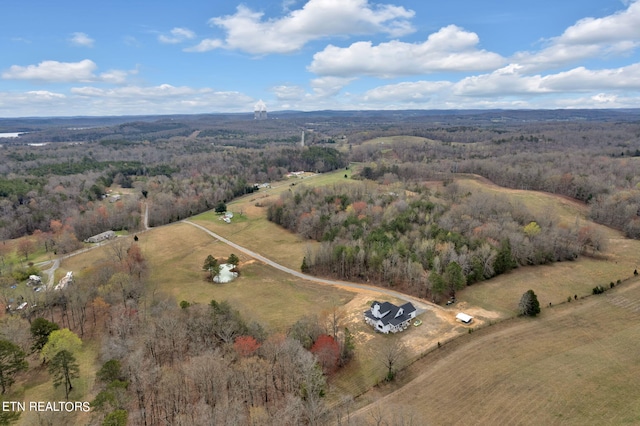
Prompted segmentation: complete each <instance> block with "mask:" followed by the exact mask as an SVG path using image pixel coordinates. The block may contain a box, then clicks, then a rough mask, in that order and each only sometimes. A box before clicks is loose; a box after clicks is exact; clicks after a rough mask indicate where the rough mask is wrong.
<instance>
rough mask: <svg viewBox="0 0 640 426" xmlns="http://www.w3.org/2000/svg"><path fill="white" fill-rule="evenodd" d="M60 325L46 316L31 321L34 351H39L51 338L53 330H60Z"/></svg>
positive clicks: (32, 347)
mask: <svg viewBox="0 0 640 426" xmlns="http://www.w3.org/2000/svg"><path fill="white" fill-rule="evenodd" d="M59 329H60V327H59V326H58V324H56V323H55V322H51V321H47V320H46V319H44V318H36V319H35V320H33V322H32V323H31V337H33V345H32V346H31V350H32V351H33V352H36V351H39V350H40V349H42V347H43V346H44V345H46V344H47V341H48V340H49V335H50V334H51V332H52V331H55V330H59Z"/></svg>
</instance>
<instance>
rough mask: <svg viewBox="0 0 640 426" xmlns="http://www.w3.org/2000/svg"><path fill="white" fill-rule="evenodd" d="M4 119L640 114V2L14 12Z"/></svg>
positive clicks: (1, 106) (349, 1)
mask: <svg viewBox="0 0 640 426" xmlns="http://www.w3.org/2000/svg"><path fill="white" fill-rule="evenodd" d="M1 10H2V14H1V15H2V16H1V18H0V19H1V20H2V25H1V26H0V52H1V54H0V117H17V116H69V115H130V114H132V115H136V114H174V113H210V112H242V111H247V112H250V111H252V110H253V106H254V105H255V104H256V102H257V101H258V100H259V99H263V100H264V102H265V103H266V104H267V108H268V109H269V110H270V111H274V110H286V109H296V110H305V111H311V110H319V109H414V108H417V109H462V108H465V109H467V108H478V109H485V108H507V109H511V108H629V107H634V108H635V107H639V106H640V102H639V100H640V57H639V53H638V51H639V47H640V0H633V1H631V0H627V1H625V0H581V1H569V0H567V1H558V0H553V1H551V0H538V1H536V2H531V1H511V2H505V1H503V0H483V1H479V0H448V1H435V0H395V1H394V0H390V1H380V2H377V1H376V2H374V1H369V0H279V1H256V0H248V1H244V2H236V1H233V0H225V1H214V0H209V1H201V0H198V1H196V0H182V1H180V2H175V1H164V0H157V1H139V0H128V1H121V0H110V1H108V2H89V1H86V0H83V1H76V0H59V1H56V2H52V1H50V0H46V1H44V0H28V1H24V0H3V2H2V8H1Z"/></svg>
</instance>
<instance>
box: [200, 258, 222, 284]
mask: <svg viewBox="0 0 640 426" xmlns="http://www.w3.org/2000/svg"><path fill="white" fill-rule="evenodd" d="M202 269H204V270H205V271H209V273H210V274H211V282H213V279H214V278H215V277H216V276H218V274H219V273H220V264H218V259H216V258H215V257H213V256H212V255H209V256H207V258H206V259H205V261H204V265H202Z"/></svg>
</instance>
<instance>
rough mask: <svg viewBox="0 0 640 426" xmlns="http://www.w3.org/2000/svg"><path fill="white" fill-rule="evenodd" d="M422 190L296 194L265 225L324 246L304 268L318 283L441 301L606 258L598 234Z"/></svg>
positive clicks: (449, 189) (492, 199)
mask: <svg viewBox="0 0 640 426" xmlns="http://www.w3.org/2000/svg"><path fill="white" fill-rule="evenodd" d="M400 187H401V186H400ZM417 189H418V190H419V191H420V192H412V191H405V190H402V191H399V192H394V191H385V190H382V189H377V187H375V186H373V185H367V184H366V183H362V184H343V185H334V186H332V187H322V188H298V189H296V190H295V191H293V192H288V193H284V194H283V195H282V196H281V198H280V200H278V201H277V202H275V203H273V204H271V205H270V206H269V209H268V213H267V217H268V219H269V220H271V221H273V222H275V223H277V224H279V225H281V226H284V227H286V228H287V229H290V230H292V231H294V232H297V233H299V234H301V235H302V236H304V237H306V238H310V239H314V240H317V241H322V242H323V244H322V246H321V248H320V249H319V250H317V251H315V252H313V253H309V254H308V256H307V257H306V258H305V269H307V270H308V271H310V272H312V273H315V274H319V275H333V276H337V277H339V278H341V279H345V280H348V281H354V280H360V281H366V282H373V283H380V284H382V285H385V286H397V287H399V288H401V289H402V291H405V292H408V293H411V294H414V295H416V296H419V297H425V298H428V299H434V300H440V298H441V296H442V295H444V294H446V295H448V296H452V295H454V294H455V291H456V290H460V289H462V288H463V287H464V286H465V285H467V284H472V283H474V282H477V281H481V280H484V279H488V278H491V277H493V276H495V275H498V274H501V273H504V272H507V271H509V270H511V269H513V268H514V267H516V266H518V265H538V264H544V263H549V262H555V261H563V260H574V259H576V258H577V257H578V256H579V255H581V254H585V253H587V254H590V255H593V254H596V253H598V252H600V251H601V250H602V249H603V248H604V244H605V242H604V238H603V236H602V235H600V233H599V232H598V231H597V230H595V229H593V228H591V227H589V226H583V225H581V224H579V223H576V224H574V225H573V226H571V227H566V226H560V224H559V223H558V221H557V220H555V218H554V217H553V216H550V215H544V216H541V217H536V216H534V215H532V214H531V213H530V212H529V211H527V209H526V208H524V206H521V205H513V204H512V203H510V202H509V200H508V199H507V198H506V197H503V196H498V195H494V196H488V195H487V194H485V193H482V192H479V193H475V194H471V193H467V194H464V193H461V191H460V190H459V189H458V188H457V185H456V184H455V183H451V184H449V185H447V186H445V187H444V191H443V192H442V193H436V194H430V192H431V191H429V190H428V189H424V188H422V189H421V188H417ZM396 191H397V190H396ZM453 274H455V277H454V276H452V275H453Z"/></svg>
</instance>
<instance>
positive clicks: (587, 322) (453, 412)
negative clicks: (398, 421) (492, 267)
mask: <svg viewBox="0 0 640 426" xmlns="http://www.w3.org/2000/svg"><path fill="white" fill-rule="evenodd" d="M639 320H640V280H638V279H637V278H636V279H633V280H630V281H629V282H626V283H624V284H623V285H621V286H620V287H618V288H616V289H613V290H610V291H608V292H606V293H605V294H603V295H599V296H592V297H589V298H586V299H582V300H579V301H577V302H572V303H570V304H569V303H567V304H565V305H562V306H558V307H554V308H552V309H545V310H543V313H542V314H541V316H540V317H539V318H535V319H523V318H518V319H513V320H509V321H505V322H503V323H500V324H497V325H494V326H491V327H485V328H483V329H481V330H478V331H476V332H474V333H471V334H468V335H466V336H462V337H460V338H458V339H456V340H454V341H452V342H450V343H448V344H446V345H444V346H443V347H442V348H440V349H436V350H434V351H432V352H430V353H429V354H427V355H426V356H425V357H424V358H422V359H421V360H419V361H418V362H416V363H415V364H414V365H412V366H411V367H410V368H409V369H407V370H406V371H405V372H403V375H402V377H400V378H399V381H400V382H401V383H398V384H396V385H395V387H396V388H397V387H399V385H404V386H402V387H400V388H399V389H397V390H395V391H394V388H393V387H391V386H383V387H380V388H375V389H374V390H372V391H371V392H369V393H367V394H366V395H364V396H363V397H362V398H361V400H360V401H358V402H359V403H360V404H367V403H369V402H373V401H375V403H372V404H370V405H368V406H366V407H365V408H363V409H361V410H360V411H359V412H358V413H357V415H356V416H355V418H356V419H360V420H362V421H363V422H365V424H366V423H367V422H369V423H370V424H374V423H371V422H372V421H373V419H374V418H375V417H380V416H383V417H385V418H386V419H387V420H390V419H392V418H394V413H395V415H396V416H397V415H398V413H404V419H405V420H408V419H410V418H412V419H413V420H414V422H416V423H415V424H438V425H446V424H483V425H484V424H487V425H494V424H504V425H530V424H541V425H542V424H545V425H551V424H572V425H573V424H575V425H587V424H588V425H603V424H638V423H639V422H640V399H638V394H639V392H640V385H639V384H638V381H637V380H636V379H635V378H636V377H638V375H640V362H638V356H637V355H638V353H639V352H640V339H639V338H640V321H639ZM389 391H391V393H389V394H388V395H386V396H385V393H387V392H389ZM353 418H354V416H353V415H352V419H353ZM396 418H397V417H396Z"/></svg>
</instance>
